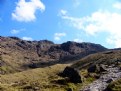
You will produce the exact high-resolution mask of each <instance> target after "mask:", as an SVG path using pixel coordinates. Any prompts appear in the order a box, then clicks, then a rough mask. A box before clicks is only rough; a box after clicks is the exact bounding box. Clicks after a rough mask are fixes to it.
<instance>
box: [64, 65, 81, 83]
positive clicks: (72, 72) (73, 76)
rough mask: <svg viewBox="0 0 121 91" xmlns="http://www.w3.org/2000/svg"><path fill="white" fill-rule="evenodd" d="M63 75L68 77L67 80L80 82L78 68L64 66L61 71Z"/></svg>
mask: <svg viewBox="0 0 121 91" xmlns="http://www.w3.org/2000/svg"><path fill="white" fill-rule="evenodd" d="M62 76H63V77H68V78H69V80H70V81H71V82H73V83H82V80H81V78H82V77H81V75H80V73H79V70H77V69H75V68H72V67H66V68H65V69H64V71H63V72H62Z"/></svg>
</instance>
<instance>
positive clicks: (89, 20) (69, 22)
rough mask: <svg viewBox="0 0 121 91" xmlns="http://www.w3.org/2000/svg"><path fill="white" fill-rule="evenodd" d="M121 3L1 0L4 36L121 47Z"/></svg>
mask: <svg viewBox="0 0 121 91" xmlns="http://www.w3.org/2000/svg"><path fill="white" fill-rule="evenodd" d="M120 24H121V0H11V1H9V0H0V36H17V37H19V38H21V39H24V40H44V39H47V40H51V41H53V42H55V43H63V42H66V41H76V42H92V43H98V44H101V45H103V46H105V47H107V48H118V47H121V25H120Z"/></svg>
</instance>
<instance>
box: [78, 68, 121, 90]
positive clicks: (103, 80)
mask: <svg viewBox="0 0 121 91" xmlns="http://www.w3.org/2000/svg"><path fill="white" fill-rule="evenodd" d="M119 78H121V70H120V69H119V67H113V66H109V67H108V68H107V72H106V73H105V74H102V75H101V76H100V78H99V79H98V80H96V81H94V82H92V83H91V84H90V85H88V86H86V87H85V88H83V89H82V90H80V91H110V90H109V89H108V88H107V86H108V84H109V83H111V82H112V81H116V80H117V79H119Z"/></svg>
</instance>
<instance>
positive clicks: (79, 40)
mask: <svg viewBox="0 0 121 91" xmlns="http://www.w3.org/2000/svg"><path fill="white" fill-rule="evenodd" d="M73 41H75V42H79V43H81V42H83V40H82V39H78V38H77V39H74V40H73Z"/></svg>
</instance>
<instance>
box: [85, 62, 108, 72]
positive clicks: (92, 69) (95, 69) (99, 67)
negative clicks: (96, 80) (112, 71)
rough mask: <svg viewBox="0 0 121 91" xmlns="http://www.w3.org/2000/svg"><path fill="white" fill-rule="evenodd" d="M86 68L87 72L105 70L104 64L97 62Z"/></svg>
mask: <svg viewBox="0 0 121 91" xmlns="http://www.w3.org/2000/svg"><path fill="white" fill-rule="evenodd" d="M87 70H88V72H89V73H93V72H99V73H100V72H104V71H107V70H106V66H105V65H103V64H101V65H98V64H95V65H92V66H90V67H89V68H88V69H87Z"/></svg>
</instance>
